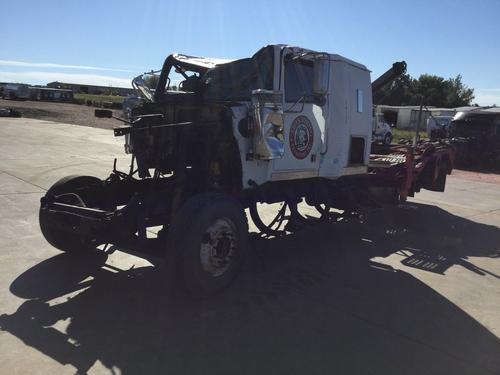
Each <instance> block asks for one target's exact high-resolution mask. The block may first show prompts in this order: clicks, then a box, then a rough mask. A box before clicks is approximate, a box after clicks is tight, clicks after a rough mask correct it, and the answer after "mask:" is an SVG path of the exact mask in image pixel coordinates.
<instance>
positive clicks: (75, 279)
mask: <svg viewBox="0 0 500 375" xmlns="http://www.w3.org/2000/svg"><path fill="white" fill-rule="evenodd" d="M115 157H116V158H117V165H118V168H121V169H123V170H128V165H129V157H128V156H126V155H125V154H124V152H123V139H122V138H115V137H113V134H112V132H111V131H110V130H104V129H95V128H89V127H82V126H77V125H67V124H60V123H53V122H48V121H40V120H32V119H8V118H3V119H0V353H1V354H0V374H32V373H36V374H74V373H89V374H154V373H161V374H236V373H237V374H271V373H272V374H500V339H499V338H500V229H499V228H500V184H498V183H491V182H481V181H475V180H474V179H469V178H464V177H463V176H464V174H463V173H461V174H457V175H456V176H455V175H452V176H449V178H448V183H447V188H446V192H445V193H434V192H427V191H422V192H421V193H420V194H418V195H417V197H416V198H415V199H410V201H409V202H408V203H407V204H406V205H402V206H399V207H386V208H385V209H379V210H374V211H371V212H370V213H368V214H367V216H366V217H365V219H364V221H363V222H357V221H345V222H339V223H335V224H320V225H314V226H310V227H307V228H304V229H303V230H302V231H300V232H298V233H297V234H294V235H290V236H286V237H282V238H275V239H255V240H253V242H252V249H251V250H252V251H251V252H250V254H249V255H248V257H247V261H246V263H245V266H244V269H243V271H242V273H241V274H240V275H239V277H238V278H237V280H236V281H235V283H234V284H233V285H232V286H231V287H230V288H229V289H227V290H226V291H225V292H224V293H221V294H219V295H217V296H214V297H213V298H210V299H207V300H193V299H191V298H189V297H186V296H184V295H183V294H182V293H179V292H178V291H177V290H176V289H175V288H172V284H171V282H170V279H169V275H168V272H167V268H168V267H165V266H163V265H162V264H161V262H160V263H155V264H154V265H153V264H152V263H150V262H149V261H147V260H144V259H141V258H138V257H135V256H132V255H129V254H125V253H122V252H120V251H117V252H115V253H113V254H111V255H109V256H108V257H106V256H96V257H91V258H88V257H74V256H69V255H67V254H62V253H60V252H59V251H57V250H56V249H54V248H53V247H51V246H50V245H49V244H48V243H47V242H46V241H45V240H44V238H43V237H42V235H41V233H40V230H39V227H38V207H39V201H40V198H41V196H43V194H44V192H45V191H46V190H47V189H48V188H49V187H50V186H51V185H52V183H54V182H55V181H56V180H58V179H59V178H61V177H63V176H66V175H70V174H89V175H95V176H98V177H106V176H107V175H108V174H109V172H110V170H111V168H112V165H113V159H114V158H115Z"/></svg>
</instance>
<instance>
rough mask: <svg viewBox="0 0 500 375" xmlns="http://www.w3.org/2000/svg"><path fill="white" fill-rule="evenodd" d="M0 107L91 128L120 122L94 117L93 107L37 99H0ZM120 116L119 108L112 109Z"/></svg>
mask: <svg viewBox="0 0 500 375" xmlns="http://www.w3.org/2000/svg"><path fill="white" fill-rule="evenodd" d="M0 108H13V109H16V110H18V111H20V112H21V114H22V116H23V117H27V118H34V119H40V120H47V121H56V122H64V123H67V124H75V125H83V126H90V127H92V128H101V129H112V128H114V127H116V126H118V125H120V124H121V123H120V122H119V121H117V120H114V119H108V118H96V117H94V109H95V108H94V107H88V106H85V105H78V104H69V103H51V102H38V101H31V100H26V101H17V100H5V99H0ZM113 113H114V114H115V115H116V116H121V114H122V113H121V111H120V110H114V111H113Z"/></svg>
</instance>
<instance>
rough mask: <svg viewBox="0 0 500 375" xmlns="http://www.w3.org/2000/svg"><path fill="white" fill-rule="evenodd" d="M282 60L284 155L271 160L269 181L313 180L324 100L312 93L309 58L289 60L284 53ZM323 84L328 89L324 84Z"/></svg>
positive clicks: (320, 144) (321, 137)
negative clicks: (272, 164)
mask: <svg viewBox="0 0 500 375" xmlns="http://www.w3.org/2000/svg"><path fill="white" fill-rule="evenodd" d="M283 59H284V62H283V64H282V65H281V66H282V73H281V90H282V91H283V93H284V95H283V122H284V156H283V158H281V159H275V160H274V161H273V162H274V168H273V172H272V176H271V179H272V180H286V179H296V178H309V177H315V176H317V175H318V169H319V161H320V153H321V152H322V148H323V144H324V142H325V121H326V117H327V105H326V102H327V100H325V96H322V97H319V96H318V95H317V94H315V93H314V89H313V86H314V79H315V78H316V77H315V70H314V64H315V62H314V60H313V59H312V58H293V57H292V58H290V57H287V56H286V54H285V56H284V57H283ZM324 79H327V76H326V77H325V78H324ZM323 84H324V86H325V87H328V85H327V83H326V84H325V83H323Z"/></svg>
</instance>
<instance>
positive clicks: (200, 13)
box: [0, 0, 500, 105]
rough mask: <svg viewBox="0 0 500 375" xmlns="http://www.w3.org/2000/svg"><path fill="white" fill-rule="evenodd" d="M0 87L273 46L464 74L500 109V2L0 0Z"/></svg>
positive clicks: (118, 79) (127, 72)
mask: <svg viewBox="0 0 500 375" xmlns="http://www.w3.org/2000/svg"><path fill="white" fill-rule="evenodd" d="M0 14H2V26H1V30H2V31H1V32H2V37H1V39H0V81H20V82H28V83H42V84H44V83H47V82H50V81H54V80H59V81H72V82H82V83H95V84H104V85H113V86H128V85H129V82H130V80H131V78H132V77H133V76H134V75H136V74H138V73H141V72H143V71H146V70H150V69H152V68H155V69H157V68H159V67H161V64H162V62H163V60H164V59H165V57H166V56H167V55H168V54H170V53H171V52H181V53H186V54H192V55H199V56H211V57H223V58H241V57H246V56H251V55H252V54H253V53H254V52H255V51H257V50H258V49H259V48H260V47H262V46H264V45H266V44H271V43H285V44H292V45H298V46H301V47H306V48H310V49H315V50H321V51H327V52H331V53H338V54H341V55H344V56H346V57H348V58H351V59H353V60H356V61H359V62H361V63H363V64H365V65H367V66H368V68H369V69H371V70H372V71H373V73H372V78H376V77H377V76H378V75H379V74H381V73H382V72H383V71H385V69H387V67H389V66H390V64H392V62H394V61H396V60H401V59H404V60H406V61H407V63H408V71H409V73H410V74H411V75H412V76H414V77H418V76H419V75H420V74H422V73H429V74H436V75H440V76H443V77H445V78H448V77H454V76H456V75H457V74H462V76H463V82H464V83H465V84H466V85H468V86H469V87H473V88H474V89H475V90H476V99H475V102H477V103H479V104H481V105H491V104H494V103H496V104H497V105H500V0H490V1H482V0H476V1H474V2H471V1H448V0H445V1H439V0H435V1H427V0H424V1H411V2H410V1H403V0H402V1H364V0H357V1H352V0H351V1H342V2H339V1H322V0H317V1H316V0H302V1H292V0H290V1H287V0H281V1H277V0H274V1H273V0H269V1H265V0H246V1H240V0H232V1H222V0H212V1H195V0H183V1H167V0H165V1H160V0H140V1H139V0H133V1H130V0H121V1H111V0H109V1H105V0H100V1H97V0H85V1H76V0H74V1H72V0H64V1H63V0H60V1H56V0H43V1H35V0H33V1H27V0H16V1H12V0H3V1H2V2H1V3H0Z"/></svg>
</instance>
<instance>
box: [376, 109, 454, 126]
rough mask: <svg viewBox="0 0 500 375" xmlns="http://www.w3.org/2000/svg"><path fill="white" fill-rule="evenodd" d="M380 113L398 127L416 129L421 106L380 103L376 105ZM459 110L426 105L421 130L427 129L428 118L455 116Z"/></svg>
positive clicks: (421, 119)
mask: <svg viewBox="0 0 500 375" xmlns="http://www.w3.org/2000/svg"><path fill="white" fill-rule="evenodd" d="M376 111H377V112H378V113H383V114H384V118H385V119H386V121H387V122H388V123H389V124H391V125H395V126H396V128H397V129H404V130H414V129H415V126H416V125H417V122H418V118H419V112H420V106H392V105H378V106H377V107H376ZM455 113H457V110H456V109H454V108H436V107H425V108H424V109H423V110H422V116H421V118H420V123H419V124H418V129H419V130H426V125H427V119H428V118H429V117H430V116H431V115H432V116H435V117H436V116H454V115H455Z"/></svg>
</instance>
